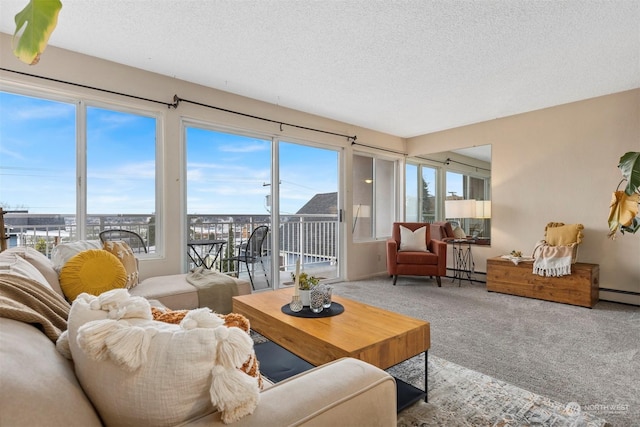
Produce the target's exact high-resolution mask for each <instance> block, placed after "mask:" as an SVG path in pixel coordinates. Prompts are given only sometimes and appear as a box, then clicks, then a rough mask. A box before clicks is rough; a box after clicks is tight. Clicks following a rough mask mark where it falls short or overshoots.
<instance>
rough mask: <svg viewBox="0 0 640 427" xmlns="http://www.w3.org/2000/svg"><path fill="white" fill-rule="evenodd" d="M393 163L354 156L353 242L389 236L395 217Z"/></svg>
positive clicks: (365, 156)
mask: <svg viewBox="0 0 640 427" xmlns="http://www.w3.org/2000/svg"><path fill="white" fill-rule="evenodd" d="M395 165H396V162H395V161H393V160H387V159H381V158H376V157H373V156H367V155H364V154H362V155H361V154H355V155H354V156H353V224H352V232H353V239H354V240H369V239H381V238H385V237H388V236H390V235H391V225H392V223H393V221H394V219H395V214H396V198H397V197H396V191H395V188H396V179H395V177H396V171H395Z"/></svg>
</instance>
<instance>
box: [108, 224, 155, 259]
mask: <svg viewBox="0 0 640 427" xmlns="http://www.w3.org/2000/svg"><path fill="white" fill-rule="evenodd" d="M115 240H120V241H123V242H125V243H126V244H128V245H129V246H130V247H131V250H132V251H133V252H135V253H142V252H144V253H148V251H147V244H146V243H145V242H144V240H143V239H142V237H140V235H139V234H138V233H136V232H134V231H129V230H122V229H119V228H114V229H109V230H104V231H101V232H100V241H101V242H102V243H104V242H107V241H111V242H113V241H115Z"/></svg>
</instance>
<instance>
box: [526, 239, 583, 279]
mask: <svg viewBox="0 0 640 427" xmlns="http://www.w3.org/2000/svg"><path fill="white" fill-rule="evenodd" d="M574 245H575V243H574V244H571V245H566V246H549V245H548V244H547V242H545V241H544V240H541V241H540V242H538V243H537V244H536V247H535V249H534V250H533V258H534V261H533V273H534V274H537V275H539V276H548V277H559V276H567V275H570V274H571V257H572V254H573V247H574Z"/></svg>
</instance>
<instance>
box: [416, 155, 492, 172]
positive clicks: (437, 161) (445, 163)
mask: <svg viewBox="0 0 640 427" xmlns="http://www.w3.org/2000/svg"><path fill="white" fill-rule="evenodd" d="M415 157H416V158H418V159H422V160H428V161H430V162H434V163H442V164H443V165H448V164H449V163H457V164H459V165H464V166H468V167H470V168H474V169H475V170H478V169H482V170H483V171H487V172H491V169H487V168H482V167H480V166H475V165H470V164H468V163H463V162H459V161H457V160H453V159H451V158H449V157H447V160H445V161H444V162H443V161H442V160H434V159H427V158H426V157H421V156H415Z"/></svg>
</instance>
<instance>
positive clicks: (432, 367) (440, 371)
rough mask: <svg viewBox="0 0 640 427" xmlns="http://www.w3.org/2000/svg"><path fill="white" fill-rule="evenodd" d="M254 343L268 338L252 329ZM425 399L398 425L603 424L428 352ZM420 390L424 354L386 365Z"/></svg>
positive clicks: (566, 405) (556, 426) (571, 405)
mask: <svg viewBox="0 0 640 427" xmlns="http://www.w3.org/2000/svg"><path fill="white" fill-rule="evenodd" d="M251 337H252V338H253V341H254V342H255V343H256V344H257V343H260V342H265V341H267V339H266V338H264V337H263V336H262V335H260V334H258V333H256V332H254V331H251ZM428 369H429V403H426V402H424V401H420V402H417V403H415V404H414V405H412V406H410V407H408V408H407V409H405V410H404V411H402V412H400V413H399V414H398V427H427V426H429V427H431V426H442V427H462V426H464V427H476V426H483V427H486V426H494V427H515V426H518V427H522V426H540V427H542V426H544V427H569V426H571V427H605V426H607V427H608V426H609V424H607V423H606V421H605V420H603V419H601V418H597V417H595V416H593V415H591V414H589V413H587V412H584V411H582V410H581V409H580V406H579V405H578V404H577V403H573V402H569V403H560V402H556V401H553V400H551V399H549V398H546V397H543V396H540V395H537V394H535V393H531V392H529V391H526V390H523V389H521V388H518V387H515V386H513V385H511V384H508V383H506V382H504V381H500V380H497V379H495V378H491V377H489V376H487V375H484V374H481V373H480V372H476V371H472V370H471V369H467V368H464V367H462V366H459V365H456V364H455V363H451V362H448V361H446V360H444V359H440V358H438V357H436V356H433V355H430V356H429V365H428ZM387 372H389V373H390V374H391V375H393V376H394V377H396V378H400V379H401V380H403V381H405V382H407V383H409V384H411V385H413V386H415V387H418V388H419V389H421V390H424V354H422V355H419V356H416V357H413V358H411V359H409V360H407V361H406V362H403V363H400V364H399V365H396V366H394V367H392V368H390V369H387Z"/></svg>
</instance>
